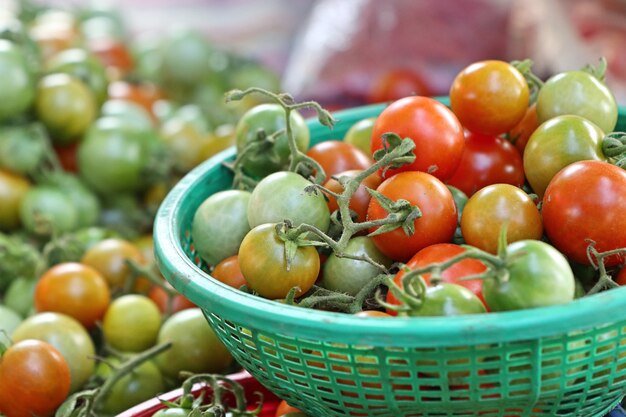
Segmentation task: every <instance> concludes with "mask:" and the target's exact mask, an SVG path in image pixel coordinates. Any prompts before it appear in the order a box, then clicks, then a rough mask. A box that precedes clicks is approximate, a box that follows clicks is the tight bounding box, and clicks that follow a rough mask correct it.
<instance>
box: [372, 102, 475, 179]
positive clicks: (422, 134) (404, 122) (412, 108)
mask: <svg viewBox="0 0 626 417" xmlns="http://www.w3.org/2000/svg"><path fill="white" fill-rule="evenodd" d="M389 132H393V133H396V134H397V135H399V136H400V137H401V138H403V139H404V138H411V140H413V142H415V150H414V153H415V161H414V162H412V163H411V164H408V165H405V166H403V167H401V168H398V169H390V170H388V171H387V174H386V177H385V178H388V177H390V176H392V175H394V174H396V173H398V172H403V171H422V172H428V173H431V174H432V175H434V176H435V177H437V178H438V179H440V180H442V181H445V180H447V179H448V178H450V177H451V176H452V174H453V173H454V171H455V170H456V167H457V165H458V164H459V162H460V161H461V154H462V153H463V146H464V143H465V139H464V137H463V127H462V126H461V123H460V122H459V120H458V119H457V118H456V116H455V115H454V114H453V113H452V112H451V111H450V109H448V108H447V107H446V106H444V105H443V104H441V103H440V102H438V101H436V100H434V99H431V98H428V97H406V98H403V99H400V100H398V101H394V102H393V103H391V104H390V105H389V107H387V108H386V109H385V110H383V111H382V113H381V114H380V115H379V116H378V118H377V119H376V123H375V124H374V129H373V131H372V143H371V152H372V155H373V154H374V152H376V151H377V150H379V149H382V148H383V141H382V135H383V134H385V133H389Z"/></svg>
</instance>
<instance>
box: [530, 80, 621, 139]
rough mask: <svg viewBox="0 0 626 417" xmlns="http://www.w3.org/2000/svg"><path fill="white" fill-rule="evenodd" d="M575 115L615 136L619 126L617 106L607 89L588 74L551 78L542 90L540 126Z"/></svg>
mask: <svg viewBox="0 0 626 417" xmlns="http://www.w3.org/2000/svg"><path fill="white" fill-rule="evenodd" d="M566 114H575V115H578V116H581V117H584V118H585V119H587V120H589V121H591V122H593V123H594V124H596V125H598V127H599V128H600V129H602V131H603V132H606V133H608V132H612V131H613V129H615V124H616V123H617V103H616V102H615V97H613V94H612V93H611V91H610V90H609V89H608V87H607V86H606V85H605V84H604V83H602V82H601V81H600V80H598V79H597V78H596V77H594V76H593V75H591V74H590V73H588V72H585V71H568V72H563V73H560V74H557V75H555V76H553V77H552V78H550V79H549V80H548V81H546V83H545V84H544V85H543V87H541V90H539V95H538V96H537V116H538V118H539V123H543V122H545V121H547V120H549V119H552V118H553V117H556V116H560V115H566Z"/></svg>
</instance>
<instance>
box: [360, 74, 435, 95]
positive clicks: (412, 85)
mask: <svg viewBox="0 0 626 417" xmlns="http://www.w3.org/2000/svg"><path fill="white" fill-rule="evenodd" d="M430 95H432V91H431V88H430V87H429V85H428V83H427V82H426V80H425V79H424V78H423V76H421V75H420V74H419V73H418V72H417V71H414V70H411V69H408V68H392V69H389V70H387V71H384V72H383V73H382V74H380V75H379V76H378V77H376V79H374V81H373V82H372V87H371V89H370V91H369V92H368V95H367V102H368V103H382V102H384V101H394V100H399V99H401V98H404V97H408V96H430Z"/></svg>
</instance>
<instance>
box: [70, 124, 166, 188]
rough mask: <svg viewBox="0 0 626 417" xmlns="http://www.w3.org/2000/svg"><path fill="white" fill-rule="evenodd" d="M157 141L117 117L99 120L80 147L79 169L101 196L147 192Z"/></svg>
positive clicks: (86, 180)
mask: <svg viewBox="0 0 626 417" xmlns="http://www.w3.org/2000/svg"><path fill="white" fill-rule="evenodd" d="M157 145H158V142H157V141H156V140H155V138H154V137H153V136H152V135H151V134H149V133H147V132H142V131H137V130H134V129H130V128H129V127H128V126H127V125H125V123H124V121H123V120H120V119H119V118H114V117H104V118H101V119H98V120H97V121H96V122H95V123H94V124H93V125H92V126H91V128H90V129H89V130H88V131H87V133H86V134H85V137H84V139H83V142H82V143H81V144H80V146H79V147H78V169H79V172H80V175H81V177H82V178H83V179H84V180H85V182H87V184H88V185H89V186H90V187H91V188H92V189H93V190H94V191H96V192H98V193H100V194H105V195H106V194H116V193H121V192H134V191H140V190H142V189H144V188H145V187H146V186H147V185H148V184H149V183H150V180H151V179H150V178H146V174H147V173H146V169H147V168H148V165H149V164H150V163H151V162H154V161H151V160H152V159H154V156H155V152H156V150H157V148H156V147H155V146H157Z"/></svg>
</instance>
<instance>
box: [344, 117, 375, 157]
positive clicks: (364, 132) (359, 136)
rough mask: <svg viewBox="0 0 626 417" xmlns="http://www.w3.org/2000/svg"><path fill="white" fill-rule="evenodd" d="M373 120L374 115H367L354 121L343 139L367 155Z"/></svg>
mask: <svg viewBox="0 0 626 417" xmlns="http://www.w3.org/2000/svg"><path fill="white" fill-rule="evenodd" d="M375 122H376V118H375V117H369V118H367V119H363V120H360V121H358V122H356V123H355V124H353V125H352V126H351V127H350V129H348V131H347V132H346V134H345V135H344V137H343V141H344V142H346V143H349V144H351V145H354V146H356V147H357V148H359V149H360V150H362V151H363V152H365V153H366V154H368V155H369V153H370V149H371V148H370V145H371V142H372V131H373V130H374V123H375Z"/></svg>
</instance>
